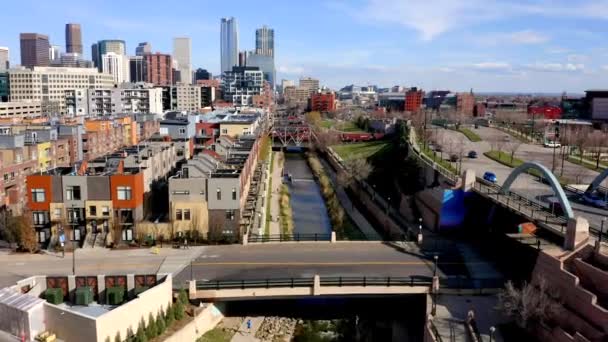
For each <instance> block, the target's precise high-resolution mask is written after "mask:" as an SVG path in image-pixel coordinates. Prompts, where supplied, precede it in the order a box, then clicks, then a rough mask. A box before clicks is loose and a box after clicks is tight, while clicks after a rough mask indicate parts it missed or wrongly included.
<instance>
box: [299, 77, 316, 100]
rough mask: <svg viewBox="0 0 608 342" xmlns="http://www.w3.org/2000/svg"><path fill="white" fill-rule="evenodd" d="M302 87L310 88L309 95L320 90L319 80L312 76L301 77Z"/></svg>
mask: <svg viewBox="0 0 608 342" xmlns="http://www.w3.org/2000/svg"><path fill="white" fill-rule="evenodd" d="M300 88H306V89H308V96H310V95H312V94H314V93H317V92H319V80H317V79H315V78H312V77H304V78H300Z"/></svg>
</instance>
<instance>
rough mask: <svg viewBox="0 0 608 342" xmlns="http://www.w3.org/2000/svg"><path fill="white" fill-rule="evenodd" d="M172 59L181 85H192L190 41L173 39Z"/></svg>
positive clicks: (187, 38) (183, 38)
mask: <svg viewBox="0 0 608 342" xmlns="http://www.w3.org/2000/svg"><path fill="white" fill-rule="evenodd" d="M173 58H174V60H175V61H177V70H178V71H179V74H180V82H181V83H182V84H186V85H188V84H192V41H191V40H190V38H189V37H177V38H173Z"/></svg>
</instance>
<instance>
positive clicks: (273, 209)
mask: <svg viewBox="0 0 608 342" xmlns="http://www.w3.org/2000/svg"><path fill="white" fill-rule="evenodd" d="M273 153H274V168H273V170H272V174H271V175H270V176H271V177H272V178H271V179H272V188H271V189H270V192H271V193H270V217H271V221H270V225H269V228H270V229H269V230H270V235H279V234H281V226H280V225H279V199H280V195H279V192H280V190H281V185H282V184H283V178H282V177H281V174H282V170H283V165H284V160H279V155H280V152H273Z"/></svg>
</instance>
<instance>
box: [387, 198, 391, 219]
mask: <svg viewBox="0 0 608 342" xmlns="http://www.w3.org/2000/svg"><path fill="white" fill-rule="evenodd" d="M390 208H391V197H390V196H389V197H387V200H386V214H387V215H388V211H389V210H390Z"/></svg>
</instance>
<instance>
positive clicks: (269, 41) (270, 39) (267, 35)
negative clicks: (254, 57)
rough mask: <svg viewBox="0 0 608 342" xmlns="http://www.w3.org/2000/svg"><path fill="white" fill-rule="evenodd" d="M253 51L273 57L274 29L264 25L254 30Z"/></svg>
mask: <svg viewBox="0 0 608 342" xmlns="http://www.w3.org/2000/svg"><path fill="white" fill-rule="evenodd" d="M255 53H256V54H258V55H262V56H270V57H272V58H273V59H274V30H273V29H271V28H269V27H267V26H266V25H264V26H262V27H261V28H259V29H257V30H255Z"/></svg>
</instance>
